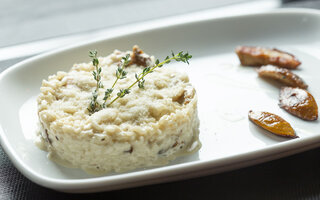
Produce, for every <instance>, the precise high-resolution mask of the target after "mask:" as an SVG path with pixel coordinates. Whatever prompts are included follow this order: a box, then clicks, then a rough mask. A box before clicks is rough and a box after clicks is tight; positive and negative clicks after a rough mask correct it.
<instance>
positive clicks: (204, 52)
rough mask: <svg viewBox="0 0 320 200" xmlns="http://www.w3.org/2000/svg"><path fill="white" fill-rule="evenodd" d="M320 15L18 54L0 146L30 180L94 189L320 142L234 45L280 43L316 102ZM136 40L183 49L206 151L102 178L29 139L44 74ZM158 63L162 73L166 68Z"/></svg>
mask: <svg viewBox="0 0 320 200" xmlns="http://www.w3.org/2000/svg"><path fill="white" fill-rule="evenodd" d="M319 35H320V12H319V11H314V10H305V9H286V10H278V11H273V12H269V13H261V14H254V15H242V16H237V17H228V18H219V19H207V20H203V21H197V22H191V23H185V24H179V25H175V26H168V27H159V28H158V29H152V30H147V31H142V32H138V33H134V34H129V35H122V36H115V37H113V38H107V39H105V40H100V41H95V42H90V43H87V44H81V45H77V46H73V47H68V48H65V49H61V50H58V51H54V52H50V53H47V54H43V55H40V56H36V57H34V58H31V59H28V60H26V61H23V62H21V63H19V64H16V65H14V66H12V67H10V68H9V69H8V70H6V71H4V72H3V73H2V74H1V75H0V94H1V98H0V109H1V114H0V124H1V126H0V136H1V145H2V147H3V148H4V150H5V151H6V153H7V154H8V156H9V158H10V159H11V160H12V162H13V163H14V165H15V166H16V167H17V168H18V169H19V170H20V171H21V172H22V173H23V174H24V175H25V176H26V177H28V178H29V179H30V180H32V181H34V182H36V183H38V184H40V185H42V186H45V187H48V188H52V189H55V190H60V191H65V192H95V191H106V190H113V189H120V188H126V187H134V186H139V185H146V184H154V183H159V182H165V181H172V180H178V179H184V178H190V177H196V176H201V175H208V174H213V173H218V172H222V171H227V170H231V169H236V168H240V167H244V166H248V165H253V164H257V163H261V162H264V161H268V160H272V159H276V158H279V157H283V156H287V155H291V154H294V153H297V152H301V151H305V150H307V149H311V148H315V147H317V146H320V143H319V142H320V134H319V128H320V124H319V121H315V122H307V121H303V120H300V119H298V118H296V117H294V116H291V115H290V114H288V113H286V112H285V111H283V110H282V109H280V108H279V107H278V93H279V87H280V85H279V84H276V83H275V82H270V81H266V80H262V79H260V78H258V77H257V74H256V72H255V70H254V68H251V67H242V66H239V61H238V59H237V57H236V55H235V53H234V48H235V47H236V46H237V45H261V46H268V47H277V48H280V49H283V50H286V51H289V52H292V53H293V54H295V55H296V56H297V57H298V58H299V59H300V60H301V61H302V65H301V66H300V69H299V70H296V73H297V74H299V75H300V76H301V77H302V78H303V79H305V80H306V82H307V83H308V84H309V91H310V92H311V93H312V94H313V95H314V97H315V99H316V100H317V101H318V102H320V87H319V85H320V78H319V75H318V74H319V73H320V68H319V65H320V60H319V59H318V58H319V55H320V48H319V47H320V38H319ZM134 44H138V45H140V47H141V48H143V49H144V50H145V51H146V52H147V53H149V54H154V55H155V56H156V57H159V58H164V57H165V56H166V55H167V54H168V53H169V52H170V51H171V50H173V51H175V52H177V51H179V50H185V51H189V52H190V53H191V54H192V55H193V58H192V60H191V61H190V65H189V66H185V65H183V64H180V63H179V64H176V63H174V64H172V65H168V66H165V67H176V68H177V69H178V70H183V71H187V72H188V73H189V75H190V78H191V81H192V83H193V84H194V85H195V87H196V89H197V92H198V96H199V117H200V120H201V127H200V140H201V142H202V145H203V146H202V148H201V149H200V151H199V152H198V153H196V154H194V155H191V156H185V157H181V158H178V159H177V160H175V161H173V162H172V163H170V165H168V166H164V167H156V168H150V169H138V170H136V171H133V172H128V173H122V174H107V175H105V176H100V177H96V176H91V175H87V174H85V173H84V172H82V171H81V170H78V169H68V168H64V167H61V166H59V165H57V164H55V163H53V162H51V161H50V160H48V159H47V158H46V152H43V151H41V150H39V149H38V148H37V147H36V146H35V145H34V142H33V141H34V138H35V130H36V125H37V124H36V123H37V114H36V101H35V98H36V96H37V94H38V93H39V87H40V84H41V81H42V79H45V78H47V77H48V75H50V74H53V73H55V72H56V71H58V70H68V69H69V68H70V67H71V65H72V64H73V63H76V62H78V63H79V62H84V61H85V62H89V58H88V56H87V55H88V51H89V50H91V49H97V50H98V52H99V54H100V55H107V54H109V53H111V52H112V50H113V49H115V48H117V49H120V50H127V49H130V48H131V47H132V46H133V45H134ZM162 70H165V69H164V68H162ZM250 109H253V110H265V111H269V112H273V113H276V114H279V115H280V116H282V117H283V118H285V119H286V120H287V121H289V122H290V123H291V124H292V126H293V127H294V128H295V130H296V132H297V134H298V135H299V136H300V138H298V139H291V140H290V139H285V138H280V137H277V136H274V135H271V134H270V133H268V132H266V131H264V130H262V129H260V128H257V127H256V126H254V125H253V124H252V123H250V122H249V121H248V119H247V113H248V111H249V110H250Z"/></svg>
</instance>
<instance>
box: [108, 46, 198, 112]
mask: <svg viewBox="0 0 320 200" xmlns="http://www.w3.org/2000/svg"><path fill="white" fill-rule="evenodd" d="M171 56H172V57H170V56H167V57H166V58H165V59H164V61H162V62H160V61H159V60H158V59H157V60H156V62H155V64H154V65H153V66H149V67H146V68H144V69H143V70H142V72H141V73H140V74H139V75H138V74H135V78H136V81H135V82H134V83H132V84H131V85H130V86H129V87H128V88H126V89H121V90H120V91H119V92H118V93H117V96H116V97H115V98H114V99H113V100H112V101H111V102H110V103H109V104H107V107H109V106H110V105H112V104H113V103H114V102H115V101H116V100H118V99H119V98H123V97H124V96H125V95H127V94H129V93H130V89H131V88H132V87H133V86H134V85H135V84H137V83H138V87H139V88H141V89H143V88H144V83H145V80H144V77H145V76H146V75H148V74H150V73H152V72H153V71H154V70H155V69H156V68H158V67H159V68H160V67H162V66H163V65H165V64H169V63H170V62H171V61H172V60H175V61H177V62H184V63H187V64H189V60H190V59H191V58H192V55H190V54H189V53H183V51H181V52H179V53H178V54H176V55H175V54H174V53H173V52H172V54H171Z"/></svg>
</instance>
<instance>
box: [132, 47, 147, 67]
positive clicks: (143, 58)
mask: <svg viewBox="0 0 320 200" xmlns="http://www.w3.org/2000/svg"><path fill="white" fill-rule="evenodd" d="M150 63H151V58H150V56H149V55H147V54H145V53H144V52H143V51H142V50H141V49H140V48H139V47H138V46H137V45H134V46H133V49H132V55H131V62H130V64H129V65H132V64H136V65H139V66H144V67H148V66H149V65H150Z"/></svg>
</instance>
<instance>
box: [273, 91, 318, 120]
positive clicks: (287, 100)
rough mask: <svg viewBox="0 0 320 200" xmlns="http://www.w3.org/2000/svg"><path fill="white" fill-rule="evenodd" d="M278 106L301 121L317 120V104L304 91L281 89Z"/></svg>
mask: <svg viewBox="0 0 320 200" xmlns="http://www.w3.org/2000/svg"><path fill="white" fill-rule="evenodd" d="M279 106H280V107H281V108H283V109H285V110H286V111H288V112H289V113H291V114H293V115H295V116H297V117H299V118H301V119H304V120H310V121H312V120H317V119H318V106H317V102H316V101H315V99H314V98H313V96H312V95H311V94H310V93H309V92H308V91H306V90H304V89H300V88H292V87H283V88H282V89H281V91H280V104H279Z"/></svg>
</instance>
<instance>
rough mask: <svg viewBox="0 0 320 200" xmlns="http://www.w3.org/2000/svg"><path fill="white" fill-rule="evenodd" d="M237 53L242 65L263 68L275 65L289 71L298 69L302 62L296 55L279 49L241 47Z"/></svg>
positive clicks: (237, 49)
mask: <svg viewBox="0 0 320 200" xmlns="http://www.w3.org/2000/svg"><path fill="white" fill-rule="evenodd" d="M236 53H237V55H238V57H239V59H240V62H241V65H246V66H262V65H269V64H271V65H275V66H278V67H284V68H289V69H296V68H297V67H298V66H299V65H300V64H301V62H300V61H299V60H297V59H296V58H295V57H294V55H292V54H289V53H287V52H284V51H280V50H278V49H268V48H262V47H248V46H239V47H237V48H236Z"/></svg>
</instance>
